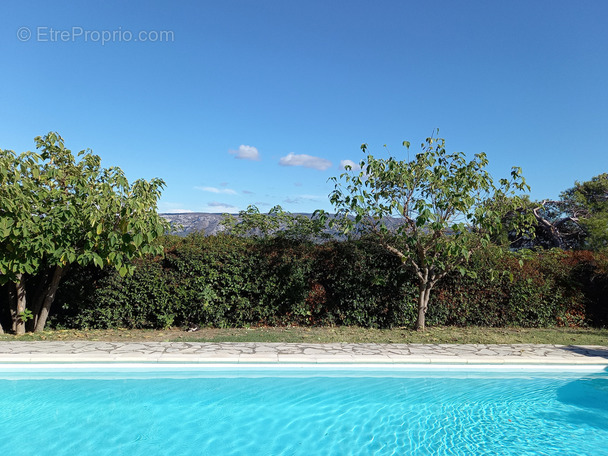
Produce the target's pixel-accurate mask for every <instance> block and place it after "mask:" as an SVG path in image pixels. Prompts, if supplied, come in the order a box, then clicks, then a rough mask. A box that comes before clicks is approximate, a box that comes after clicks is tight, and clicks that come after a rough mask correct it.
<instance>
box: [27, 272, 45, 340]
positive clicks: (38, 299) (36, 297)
mask: <svg viewBox="0 0 608 456" xmlns="http://www.w3.org/2000/svg"><path fill="white" fill-rule="evenodd" d="M48 276H49V270H48V269H47V270H45V271H44V272H41V273H40V274H38V283H37V284H36V291H35V292H34V294H32V293H30V310H31V311H32V315H33V316H34V318H32V319H31V320H29V321H28V322H27V323H26V324H25V330H26V331H34V328H35V327H36V324H37V323H38V316H39V315H40V309H42V303H43V302H44V298H45V296H46V294H47V292H48V289H49V284H48V283H47V282H48Z"/></svg>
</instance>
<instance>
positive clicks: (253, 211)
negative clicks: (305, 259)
mask: <svg viewBox="0 0 608 456" xmlns="http://www.w3.org/2000/svg"><path fill="white" fill-rule="evenodd" d="M221 224H222V226H224V228H225V229H226V231H227V232H228V233H230V234H234V235H236V236H247V237H254V238H272V237H279V238H284V239H290V240H298V241H319V240H326V239H328V237H329V234H328V233H326V232H325V231H324V230H325V228H326V226H325V223H324V222H322V221H321V220H320V219H319V218H317V217H315V216H314V215H313V216H308V215H304V214H292V213H291V212H288V211H284V210H283V208H282V207H281V206H274V207H273V208H272V209H270V211H268V213H267V214H263V213H261V212H260V210H259V209H258V208H257V207H256V206H254V205H250V206H249V207H247V210H244V211H240V212H239V214H238V216H233V215H231V214H223V219H222V221H221Z"/></svg>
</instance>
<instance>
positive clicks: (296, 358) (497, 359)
mask: <svg viewBox="0 0 608 456" xmlns="http://www.w3.org/2000/svg"><path fill="white" fill-rule="evenodd" d="M116 361H118V362H136V363H139V362H145V363H150V362H152V363H165V362H170V363H174V362H180V363H248V364H251V363H277V362H278V363H329V364H341V363H366V364H367V363H382V364H424V363H444V364H446V363H447V364H520V365H521V364H553V365H557V364H577V365H596V366H599V365H606V366H608V346H581V345H569V346H567V345H533V344H508V345H486V344H462V345H455V344H454V345H452V344H347V343H332V344H306V343H257V342H247V343H241V342H223V343H195V342H140V343H136V342H127V343H124V342H89V341H74V342H56V341H36V342H21V341H16V342H12V341H11V342H0V363H66V362H67V363H72V362H82V363H90V362H101V363H103V362H116Z"/></svg>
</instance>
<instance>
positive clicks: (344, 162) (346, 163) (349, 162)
mask: <svg viewBox="0 0 608 456" xmlns="http://www.w3.org/2000/svg"><path fill="white" fill-rule="evenodd" d="M347 166H350V168H351V169H352V170H353V171H360V170H361V165H359V164H358V163H355V162H354V161H352V160H340V168H342V169H346V167H347Z"/></svg>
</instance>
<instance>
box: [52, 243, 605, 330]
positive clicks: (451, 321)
mask: <svg viewBox="0 0 608 456" xmlns="http://www.w3.org/2000/svg"><path fill="white" fill-rule="evenodd" d="M392 242H395V243H396V245H398V243H399V240H398V239H395V240H393V241H392ZM163 243H164V244H165V245H166V253H165V256H164V257H149V258H144V259H140V260H137V261H136V265H137V267H136V269H135V272H134V274H133V276H130V277H129V276H127V277H121V276H120V274H118V272H117V271H115V270H111V269H106V270H99V269H98V268H95V267H92V266H88V267H76V268H74V269H73V270H72V273H71V274H70V275H69V276H68V277H67V279H66V282H65V284H64V286H63V287H62V288H61V289H60V290H59V295H58V297H57V301H58V303H59V306H58V307H59V309H58V312H57V313H56V314H55V315H54V316H53V317H52V321H51V324H52V325H53V326H55V327H66V328H118V327H125V328H165V327H168V326H180V327H186V326H188V325H190V324H197V325H202V326H214V327H242V326H258V325H271V326H272V325H307V326H321V325H356V326H364V327H372V328H389V327H394V326H397V327H401V326H408V325H411V324H412V323H413V322H415V321H416V319H417V312H418V309H417V306H416V304H415V298H416V295H417V293H418V286H417V280H416V278H415V276H414V275H413V274H412V273H411V272H410V271H409V270H407V269H405V268H401V267H399V265H400V259H399V258H398V257H397V256H395V255H393V254H391V253H390V252H388V251H387V250H386V249H384V248H383V247H382V246H381V245H380V244H379V243H378V242H377V241H376V240H374V239H370V238H364V239H360V240H351V241H344V242H328V243H324V244H309V243H304V242H300V241H294V240H289V239H281V238H268V239H254V238H241V237H236V236H227V235H220V236H212V237H205V236H202V235H200V234H197V235H190V236H187V237H185V238H178V237H169V238H166V239H165V240H163ZM468 268H469V270H470V272H472V274H471V273H469V274H464V275H463V274H461V272H460V271H458V270H456V269H455V270H453V271H452V272H451V273H450V274H448V275H447V276H446V277H445V278H444V280H443V281H442V282H440V283H439V284H438V285H437V288H436V290H435V293H434V294H433V296H431V298H430V299H431V301H432V303H431V304H432V305H430V306H429V312H428V315H427V319H428V323H429V324H430V325H456V326H470V325H475V326H498V327H504V326H518V327H547V326H555V325H559V326H572V327H576V326H585V325H594V326H604V325H607V324H608V302H607V301H606V296H608V293H607V290H608V272H607V271H608V256H606V255H602V254H599V253H596V254H593V253H591V252H582V251H579V252H562V251H560V250H552V251H542V252H521V253H509V252H504V251H503V250H502V249H499V248H488V249H484V250H479V251H476V252H474V253H473V254H472V255H471V258H470V260H469V264H468Z"/></svg>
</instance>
